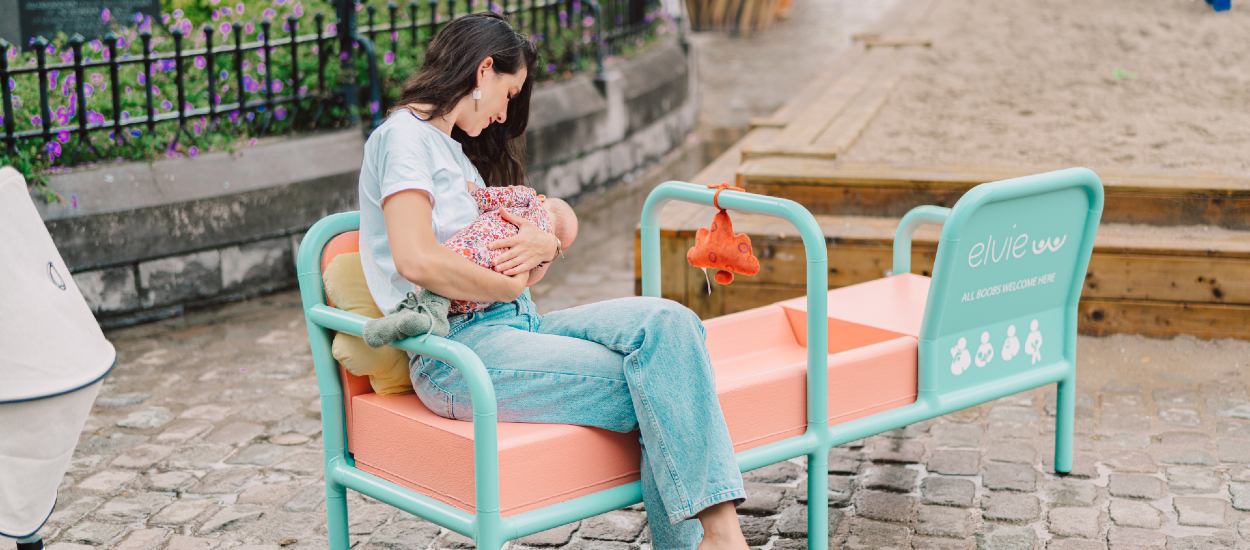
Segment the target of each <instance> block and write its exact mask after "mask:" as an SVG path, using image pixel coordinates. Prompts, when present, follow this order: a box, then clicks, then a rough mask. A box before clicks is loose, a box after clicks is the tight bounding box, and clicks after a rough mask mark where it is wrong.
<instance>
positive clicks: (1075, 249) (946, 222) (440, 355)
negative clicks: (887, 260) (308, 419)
mask: <svg viewBox="0 0 1250 550" xmlns="http://www.w3.org/2000/svg"><path fill="white" fill-rule="evenodd" d="M714 193H715V189H711V188H708V187H706V186H703V185H695V184H691V183H684V182H666V183H663V184H661V185H659V186H657V187H656V188H655V189H654V190H652V192H651V194H650V195H649V196H648V197H647V200H646V203H645V204H644V205H643V209H642V224H641V232H642V290H643V295H645V296H656V297H658V296H659V295H660V262H659V225H658V218H659V212H660V210H661V208H662V207H663V205H664V204H665V203H667V202H669V201H674V200H676V201H685V202H691V203H696V204H703V205H708V206H711V205H712V200H713V195H714ZM1039 201H1040V202H1039ZM1034 202H1039V204H1037V205H1034V204H1032V203H1034ZM719 204H720V205H721V207H723V208H725V209H728V210H737V211H741V212H752V213H757V214H764V215H770V216H776V217H780V218H783V219H785V220H788V221H789V222H790V223H792V224H794V225H795V227H797V228H798V230H799V233H800V236H801V238H802V241H803V246H804V249H805V251H806V256H807V311H808V316H807V333H808V335H810V338H809V344H810V345H809V346H808V353H807V362H808V368H807V422H808V425H807V430H806V432H805V433H803V434H802V435H799V436H795V437H792V438H789V439H786V440H783V441H779V442H775V443H771V444H768V445H764V446H761V447H757V448H753V449H749V450H746V451H743V452H740V453H738V454H737V462H738V466H739V467H740V468H741V470H742V471H743V472H746V471H750V470H754V469H756V468H760V467H763V466H767V465H770V464H775V463H777V462H781V461H784V460H788V459H791V458H795V457H799V456H806V457H807V468H808V478H807V494H808V503H807V509H808V516H807V521H808V548H810V549H815V550H825V549H827V548H828V540H829V533H828V513H829V510H828V499H829V494H828V477H827V476H826V475H825V472H826V468H827V466H828V455H829V451H830V449H832V448H833V447H835V446H837V445H841V444H844V443H847V442H851V441H855V440H859V439H863V438H865V437H868V436H871V435H875V434H879V433H882V432H885V431H889V430H893V429H896V428H900V427H903V426H907V425H909V424H912V423H915V422H919V421H922V420H926V419H929V418H933V417H936V416H940V415H943V414H947V413H950V412H954V411H957V410H960V409H964V408H967V407H971V406H974V405H977V404H980V403H984V402H987V401H990V400H993V399H998V398H1001V397H1005V396H1007V395H1011V394H1014V393H1018V392H1021V391H1025V390H1030V389H1033V388H1037V387H1040V386H1044V385H1048V384H1057V385H1058V392H1057V393H1058V396H1057V405H1058V406H1057V412H1056V430H1055V470H1056V472H1059V473H1067V472H1069V471H1070V470H1071V468H1072V430H1073V421H1074V418H1073V416H1074V413H1075V411H1074V407H1075V383H1076V322H1077V315H1076V308H1077V302H1078V300H1079V298H1080V293H1081V288H1082V286H1083V281H1084V275H1085V271H1086V268H1087V266H1088V262H1089V256H1090V253H1091V252H1092V250H1093V243H1094V233H1095V231H1096V230H1097V226H1098V222H1099V219H1100V217H1101V213H1102V205H1103V191H1102V184H1101V182H1100V181H1099V179H1098V177H1097V176H1096V175H1095V174H1094V173H1093V172H1091V171H1089V170H1086V169H1083V168H1072V169H1067V170H1060V171H1056V172H1048V173H1045V174H1038V175H1034V176H1026V177H1022V178H1015V179H1011V180H1004V181H999V182H992V183H987V184H982V185H979V186H977V187H975V188H973V189H972V190H970V191H969V192H968V193H967V194H965V195H964V196H963V197H961V198H960V199H959V202H958V203H957V204H956V205H955V206H954V207H953V208H940V207H934V206H921V207H918V208H915V209H913V210H912V211H910V212H908V213H907V214H906V215H905V216H903V218H902V220H901V222H900V224H899V228H898V231H897V234H896V237H895V241H894V266H893V269H892V270H891V273H892V274H899V273H906V272H908V271H909V270H910V263H911V262H910V258H911V235H912V233H913V232H914V230H915V229H916V228H917V227H918V226H919V225H921V224H925V223H933V224H941V225H942V226H943V228H942V235H941V239H940V241H939V246H938V251H937V258H936V261H935V267H934V278H933V280H932V282H931V284H930V289H929V297H928V301H927V302H926V307H925V315H924V322H923V325H922V328H921V334H920V341H919V350H918V353H919V373H918V376H919V378H918V380H919V384H918V388H917V399H916V401H915V402H914V403H913V404H910V405H905V406H902V407H899V408H896V409H891V410H888V411H884V412H881V413H878V414H874V415H871V416H868V417H865V418H860V419H856V420H852V421H849V422H845V423H840V424H837V425H834V426H830V425H829V421H828V417H829V414H828V411H829V406H828V395H827V392H826V391H825V390H824V388H827V387H828V370H827V365H828V357H829V355H828V353H827V338H828V331H827V330H828V316H827V312H828V310H827V291H828V269H827V267H828V258H827V257H826V250H827V249H826V242H825V236H824V234H823V233H822V232H821V230H820V227H819V226H818V225H817V222H816V219H815V218H814V217H813V216H812V214H811V213H810V212H808V211H807V210H806V209H805V208H803V206H802V205H800V204H799V203H797V202H794V201H792V200H788V199H781V198H776V197H769V196H764V195H757V194H753V193H747V192H738V191H732V192H724V193H721V196H720V198H719ZM1020 206H1037V207H1038V208H1041V207H1054V208H1058V209H1059V210H1060V211H1058V212H1052V213H1050V214H1047V215H1046V216H1045V217H1046V220H1045V223H1048V224H1058V225H1062V226H1063V227H1065V228H1066V230H1067V231H1068V233H1065V236H1066V237H1072V236H1073V235H1072V234H1073V233H1077V234H1076V235H1075V237H1076V238H1075V239H1072V244H1073V246H1071V247H1070V248H1069V250H1070V251H1071V252H1072V254H1069V252H1064V254H1069V255H1070V256H1071V257H1070V258H1068V261H1067V263H1068V264H1070V265H1069V267H1070V268H1071V269H1070V270H1064V273H1062V275H1060V276H1057V277H1056V278H1058V279H1059V280H1058V282H1057V283H1052V287H1061V288H1059V289H1058V290H1059V292H1055V291H1052V290H1048V291H1047V292H1049V293H1050V294H1049V295H1048V296H1049V297H1050V298H1051V300H1050V301H1049V302H1046V303H1040V304H1039V305H1037V306H1036V307H1044V306H1053V307H1046V308H1045V309H1042V310H1038V311H1027V310H1029V308H1031V307H1034V306H1033V305H1031V304H1029V303H1028V302H1029V300H1024V301H1023V305H1021V304H1019V303H1017V302H1021V300H1019V299H1016V298H1012V299H1013V300H1014V301H1013V302H1012V305H1014V306H1018V307H1017V309H1018V308H1019V307H1023V308H1024V309H1025V310H1026V311H1025V313H1026V315H1025V317H1034V316H1036V315H1041V316H1042V317H1044V318H1046V320H1047V323H1054V324H1056V325H1058V326H1060V329H1059V330H1060V332H1062V336H1063V337H1062V341H1063V346H1062V348H1061V349H1062V353H1061V354H1060V355H1059V356H1058V357H1056V358H1054V359H1051V360H1048V361H1045V362H1043V364H1042V365H1040V366H1037V365H1034V366H1033V367H1032V368H1029V369H1027V370H1023V371H1020V372H1015V373H1009V374H1006V375H996V374H993V373H990V374H986V373H987V372H988V371H986V370H982V369H978V370H976V371H974V372H972V373H971V376H969V377H967V378H962V377H959V376H949V375H946V374H945V372H948V371H949V370H948V369H944V367H945V365H944V360H943V357H944V356H946V355H949V354H944V353H942V352H943V351H945V347H944V346H947V345H949V343H950V342H951V341H952V340H953V339H954V338H956V337H957V333H960V332H964V333H966V332H968V331H969V330H971V331H973V332H975V331H976V330H982V328H986V327H989V326H990V325H988V324H986V323H984V322H982V321H977V320H972V321H969V320H968V319H964V318H961V316H960V315H958V314H957V313H958V310H959V307H958V306H952V305H951V302H950V301H949V300H946V299H945V298H949V296H950V293H952V292H955V291H957V290H959V289H958V288H956V287H955V286H954V285H955V284H956V283H954V282H953V279H956V278H957V277H955V276H953V275H952V276H946V275H945V274H947V273H952V274H955V273H958V274H960V275H961V276H960V277H958V278H959V279H960V283H959V284H964V281H967V280H969V277H968V276H966V273H965V271H966V270H961V269H960V268H961V267H962V266H961V265H960V264H959V263H958V262H957V260H958V258H959V257H960V252H962V251H964V250H965V249H964V248H961V240H964V243H963V244H968V242H969V241H968V240H967V237H973V238H974V239H975V238H979V237H980V235H974V234H972V233H973V232H975V231H977V230H980V229H981V226H982V225H985V223H990V224H995V223H1008V222H1011V223H1024V220H1023V219H1017V218H1021V216H1023V217H1028V216H1029V215H1031V216H1032V218H1038V216H1037V215H1034V214H1035V213H1029V212H1018V213H1015V212H1014V211H1013V207H1014V209H1015V210H1018V209H1019V207H1020ZM983 211H985V213H983ZM1017 214H1018V215H1017ZM987 220H988V221H987ZM1033 221H1034V224H1035V225H1036V219H1034V220H1033ZM359 223H360V215H359V213H358V212H347V213H340V214H333V215H330V216H327V217H326V218H324V219H322V220H320V221H318V222H317V223H316V224H315V225H313V227H312V228H310V229H309V230H308V233H307V234H306V235H305V236H304V239H303V241H302V242H301V243H300V247H299V252H298V254H297V258H296V268H297V274H298V278H299V286H300V296H301V299H302V302H303V307H304V314H305V319H306V321H307V327H308V339H309V345H310V346H311V348H312V356H313V363H314V366H315V369H316V373H317V384H318V387H319V389H320V394H321V415H322V434H323V436H322V437H323V444H324V448H325V479H326V515H327V519H328V522H327V534H328V537H329V546H330V548H331V549H333V550H346V549H347V548H349V546H350V545H349V542H348V520H347V500H346V491H347V489H352V490H355V491H358V492H360V493H362V494H365V495H368V496H370V497H372V498H374V499H377V500H379V501H382V502H385V503H387V504H390V505H392V506H395V507H396V508H399V509H401V510H404V511H406V512H408V513H411V514H414V515H416V516H418V517H421V518H424V519H426V520H429V521H431V522H433V523H435V524H438V525H440V526H443V527H446V528H448V529H450V530H452V531H455V532H457V533H460V534H462V535H464V536H466V537H470V538H472V539H474V540H475V541H476V543H477V545H478V547H479V548H486V549H491V550H496V549H499V548H501V547H502V546H503V545H504V543H506V542H507V541H509V540H514V539H518V538H521V537H524V536H527V535H530V534H533V533H538V532H540V531H544V530H547V529H551V528H554V527H558V526H560V525H564V524H567V523H571V522H574V521H578V520H581V519H585V518H589V517H592V516H595V515H598V514H601V513H604V512H609V511H612V510H617V509H620V508H624V507H626V506H630V505H633V504H636V503H638V502H641V501H642V490H641V485H640V482H638V481H634V482H631V483H627V484H624V485H620V486H616V487H613V488H610V489H605V490H603V491H599V492H596V493H593V494H590V495H586V496H582V497H578V498H575V499H571V500H568V501H564V502H560V503H557V504H553V505H550V506H546V507H543V508H540V509H537V510H532V511H528V512H524V513H520V514H517V515H514V516H509V517H506V518H505V517H503V516H502V515H501V513H500V505H499V461H498V457H499V456H498V415H497V412H498V411H497V405H496V400H495V392H494V388H493V387H492V386H491V382H490V378H489V376H488V375H487V373H486V367H485V366H484V365H483V364H482V361H481V359H480V358H479V357H478V356H477V354H475V353H474V352H473V351H472V350H471V349H469V348H467V347H465V346H464V345H462V344H460V343H458V342H454V341H452V340H448V339H446V338H442V337H438V336H433V335H424V336H418V337H412V338H406V339H403V340H400V341H398V342H396V343H395V344H393V345H394V346H395V347H397V348H399V349H402V350H405V351H410V352H414V353H418V354H422V355H426V356H429V357H433V358H436V359H438V360H441V361H444V362H446V363H447V364H449V365H452V366H454V367H455V368H458V369H460V371H461V373H462V375H463V376H464V378H465V380H466V381H467V383H468V384H469V388H470V393H471V397H472V406H473V434H474V448H473V461H474V489H475V499H476V500H475V503H476V513H475V514H470V513H468V512H465V511H463V510H460V509H458V508H455V507H452V506H450V505H448V504H445V503H443V502H441V501H439V500H436V499H434V498H431V497H429V496H426V495H423V494H420V493H418V492H415V491H413V490H411V489H409V488H406V487H403V486H400V485H398V484H395V483H392V482H390V481H388V480H385V479H382V478H380V477H378V476H375V475H373V474H370V473H368V472H365V471H363V470H360V469H359V468H357V467H356V465H355V459H354V458H353V457H352V456H351V454H350V453H348V452H347V430H346V425H345V420H344V419H345V412H344V407H345V404H344V401H343V398H344V396H343V389H342V388H343V385H342V380H341V379H340V376H339V370H338V364H337V363H336V361H335V359H334V357H333V356H332V355H331V350H330V347H331V341H332V339H333V335H334V332H336V331H337V332H344V333H348V334H353V335H357V336H359V335H360V334H361V332H362V330H363V327H364V323H365V321H366V318H365V317H363V316H360V315H356V314H352V313H348V312H346V311H343V310H339V309H336V308H333V307H330V306H329V305H327V304H326V296H325V288H324V284H323V282H322V273H321V254H322V251H323V250H324V249H325V247H326V244H327V243H329V241H330V240H331V239H332V238H334V237H335V236H337V235H339V234H342V233H345V232H348V231H352V230H355V229H357V228H358V227H359ZM1066 237H1065V239H1066ZM1011 242H1012V247H1013V248H1012V249H1011V252H1014V251H1016V250H1017V248H1016V247H1015V245H1016V243H1018V242H1019V241H1018V240H1017V239H1015V238H1013V239H1012V241H1011ZM1048 242H1051V243H1053V242H1054V241H1048ZM1059 244H1060V246H1059V247H1055V248H1058V249H1060V250H1062V246H1063V245H1064V244H1067V242H1066V240H1065V241H1064V242H1060V243H1059ZM969 246H970V247H973V249H975V246H976V245H975V244H972V245H969ZM1028 246H1029V245H1028V244H1027V243H1026V245H1025V246H1024V250H1025V251H1026V252H1027V251H1028ZM1003 250H1004V251H1005V252H1006V251H1008V249H1007V248H1003ZM1042 252H1043V253H1046V252H1047V251H1046V248H1045V244H1043V251H1042ZM1066 257H1067V256H1065V258H1066ZM966 263H969V264H971V262H966ZM974 275H975V274H974ZM1051 275H1055V273H1052V274H1051ZM976 279H977V277H975V276H973V277H971V280H974V281H975V280H976ZM991 280H992V279H991ZM1022 294H1027V293H1022ZM1034 294H1036V293H1034ZM1056 296H1057V297H1058V303H1057V304H1056V303H1051V302H1054V301H1055V298H1056ZM974 305H975V304H974ZM951 310H956V311H955V313H956V314H951V315H948V312H950V311H951ZM999 310H1003V311H1004V312H1005V313H1019V311H1015V310H1013V309H1012V308H1011V307H1008V308H1005V309H1004V308H1000V307H996V308H995V309H994V311H995V312H999ZM1035 314H1036V315H1035ZM997 316H998V317H1002V314H997ZM1020 319H1021V318H1020V316H1019V315H1016V316H1015V317H1012V318H1009V319H1002V318H997V319H994V323H991V324H993V325H994V329H995V330H997V329H999V328H1001V327H1002V326H1003V325H1004V323H1013V324H1014V323H1015V322H1020ZM969 323H971V325H969ZM969 326H971V328H969ZM1052 334H1053V333H1052ZM1034 362H1035V363H1036V359H1035V360H1034Z"/></svg>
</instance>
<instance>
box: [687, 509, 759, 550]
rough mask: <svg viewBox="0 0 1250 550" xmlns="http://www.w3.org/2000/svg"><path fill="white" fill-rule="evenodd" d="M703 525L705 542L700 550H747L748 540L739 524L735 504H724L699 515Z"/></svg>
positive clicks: (701, 544)
mask: <svg viewBox="0 0 1250 550" xmlns="http://www.w3.org/2000/svg"><path fill="white" fill-rule="evenodd" d="M699 521H701V522H702V523H703V542H702V543H700V544H699V550H747V549H748V546H747V539H746V537H744V536H743V535H742V526H741V524H739V523H738V510H737V508H736V507H735V506H734V503H733V502H722V503H720V504H716V505H714V506H711V507H709V508H707V509H706V510H704V511H702V512H700V513H699Z"/></svg>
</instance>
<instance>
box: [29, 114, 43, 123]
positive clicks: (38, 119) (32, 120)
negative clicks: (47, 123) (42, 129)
mask: <svg viewBox="0 0 1250 550" xmlns="http://www.w3.org/2000/svg"><path fill="white" fill-rule="evenodd" d="M30 124H31V126H43V117H41V116H39V115H35V116H33V117H30Z"/></svg>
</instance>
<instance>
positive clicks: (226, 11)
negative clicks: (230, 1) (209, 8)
mask: <svg viewBox="0 0 1250 550" xmlns="http://www.w3.org/2000/svg"><path fill="white" fill-rule="evenodd" d="M221 14H222V15H234V10H231V9H230V6H222V7H221Z"/></svg>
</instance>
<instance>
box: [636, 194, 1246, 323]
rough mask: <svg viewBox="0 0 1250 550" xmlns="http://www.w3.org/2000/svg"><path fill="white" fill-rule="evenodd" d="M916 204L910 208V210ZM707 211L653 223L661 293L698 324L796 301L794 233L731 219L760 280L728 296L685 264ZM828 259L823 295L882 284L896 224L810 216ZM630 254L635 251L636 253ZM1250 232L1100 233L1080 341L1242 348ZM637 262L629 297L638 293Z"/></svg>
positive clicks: (1115, 229) (926, 257)
mask: <svg viewBox="0 0 1250 550" xmlns="http://www.w3.org/2000/svg"><path fill="white" fill-rule="evenodd" d="M913 204H915V203H913ZM714 213H715V211H714V209H712V208H711V207H706V206H699V205H693V204H689V203H678V202H674V203H669V204H668V205H667V206H665V208H664V211H663V212H662V213H661V225H660V227H661V238H660V248H661V251H660V254H661V260H660V262H661V273H662V275H661V277H662V280H661V292H662V293H663V295H664V296H665V297H668V298H672V299H674V300H677V301H679V302H682V303H684V304H686V305H687V306H689V307H690V308H691V309H693V310H695V311H696V312H698V313H699V314H700V315H701V316H702V317H703V318H710V317H715V316H718V315H724V314H727V313H733V312H736V311H742V310H745V309H750V308H753V307H758V306H761V305H765V304H769V303H773V302H776V301H780V300H784V299H788V298H793V297H795V296H801V295H803V294H804V292H805V277H806V271H805V269H806V262H805V261H804V258H805V254H804V252H803V247H802V242H801V240H800V239H799V236H798V231H797V230H796V229H795V228H794V227H792V226H791V225H790V224H789V223H788V222H786V221H784V220H781V219H778V218H773V217H770V216H763V215H757V214H747V213H742V212H734V213H732V216H733V223H734V231H735V232H739V233H746V234H748V235H750V236H751V242H752V245H753V247H754V249H755V253H756V255H757V256H758V257H759V258H760V261H761V268H760V273H759V274H758V275H756V276H754V277H743V276H739V277H738V278H736V279H735V281H734V283H733V284H731V285H729V286H720V285H716V284H712V285H711V286H712V290H711V293H710V294H709V293H708V291H707V283H706V280H705V278H704V275H703V272H702V270H699V269H696V268H693V267H691V266H690V265H689V264H688V263H686V258H685V254H686V251H687V250H689V248H690V247H691V246H693V245H694V235H695V232H696V231H697V229H698V228H699V227H705V226H707V225H708V224H709V223H710V222H711V219H712V216H713V214H714ZM816 220H817V222H818V223H819V224H820V226H821V229H822V231H823V232H824V234H825V239H826V243H827V246H828V254H829V287H830V288H837V287H842V286H846V285H851V284H855V283H859V282H863V281H868V280H872V279H875V278H879V277H882V276H883V275H884V274H885V272H886V271H887V270H888V269H890V263H891V254H892V245H893V241H894V231H895V229H896V228H897V225H898V219H897V218H886V217H866V216H830V215H817V216H816ZM938 236H939V230H938V228H937V227H934V226H924V227H921V229H920V230H919V231H918V232H917V234H916V236H915V239H914V243H913V253H912V255H913V260H912V265H913V271H915V272H917V273H923V274H926V275H928V274H929V271H928V270H929V269H931V268H932V266H933V259H934V254H935V251H936V247H937V240H938ZM635 247H636V249H638V247H639V245H638V244H637V243H636V244H635ZM1247 273H1250V231H1245V230H1230V229H1225V228H1219V227H1212V226H1177V227H1154V226H1144V225H1135V224H1116V223H1104V224H1102V226H1101V227H1100V228H1099V231H1098V237H1097V239H1096V240H1095V246H1094V255H1093V258H1092V259H1091V260H1090V266H1089V274H1088V276H1087V277H1086V281H1085V289H1084V291H1083V292H1082V299H1081V305H1080V316H1081V319H1080V328H1081V330H1082V332H1084V333H1086V334H1097V335H1101V334H1109V333H1133V334H1144V335H1149V336H1156V337H1167V336H1172V335H1176V334H1192V335H1195V336H1199V337H1203V338H1226V337H1230V338H1242V339H1248V340H1250V278H1247V277H1246V276H1245V274H1247ZM641 284H642V282H641V267H640V262H638V261H636V262H635V287H636V289H637V290H638V291H639V292H640V291H641Z"/></svg>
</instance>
